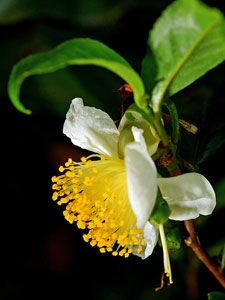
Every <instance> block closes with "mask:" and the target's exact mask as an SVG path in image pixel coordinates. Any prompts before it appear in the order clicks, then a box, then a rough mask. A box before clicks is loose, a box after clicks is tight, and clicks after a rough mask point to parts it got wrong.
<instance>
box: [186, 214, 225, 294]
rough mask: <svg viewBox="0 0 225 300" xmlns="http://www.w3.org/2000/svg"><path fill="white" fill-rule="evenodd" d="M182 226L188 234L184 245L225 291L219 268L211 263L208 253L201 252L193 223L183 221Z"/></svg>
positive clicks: (191, 221)
mask: <svg viewBox="0 0 225 300" xmlns="http://www.w3.org/2000/svg"><path fill="white" fill-rule="evenodd" d="M184 224H185V227H186V229H187V231H188V233H189V237H188V238H187V239H186V240H185V243H186V245H187V246H188V247H190V248H191V249H192V250H193V252H194V253H195V255H196V256H197V257H198V258H199V260H201V261H202V262H203V264H204V265H205V266H206V267H207V268H208V269H209V271H210V272H211V273H212V274H213V275H214V277H215V278H216V279H217V281H218V282H219V283H220V284H221V285H222V287H223V288H224V289H225V277H224V276H223V274H222V273H221V272H220V270H219V267H218V266H217V265H216V264H214V263H213V262H212V260H211V258H210V256H209V255H208V253H206V252H205V251H204V250H203V248H202V246H201V244H200V242H199V239H198V236H197V233H196V229H195V224H194V221H193V220H188V221H184Z"/></svg>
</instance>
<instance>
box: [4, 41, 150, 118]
mask: <svg viewBox="0 0 225 300" xmlns="http://www.w3.org/2000/svg"><path fill="white" fill-rule="evenodd" d="M69 65H95V66H100V67H103V68H106V69H108V70H110V71H112V72H114V73H115V74H117V75H118V76H120V77H121V78H122V79H123V80H124V81H126V82H127V83H128V84H129V85H130V86H131V87H132V90H133V93H134V99H135V101H136V103H137V105H138V106H139V107H145V106H146V97H145V90H144V85H143V82H142V80H141V78H140V76H139V75H138V74H137V73H136V72H135V71H134V69H133V68H132V67H131V66H130V65H129V63H128V62H127V61H126V60H125V59H123V58H122V57H121V56H120V55H119V54H118V53H116V52H115V51H113V50H112V49H110V48H109V47H107V46H106V45H104V44H102V43H100V42H98V41H95V40H91V39H88V38H81V39H72V40H69V41H66V42H64V43H62V44H60V45H59V46H57V47H56V48H54V49H53V50H50V51H47V52H43V53H38V54H34V55H31V56H28V57H26V58H25V59H23V60H21V61H20V62H19V63H18V64H17V65H15V66H14V68H13V70H12V72H11V75H10V80H9V83H8V93H9V97H10V99H11V101H12V103H13V104H14V105H15V107H16V108H17V109H18V110H19V111H21V112H24V113H28V114H29V113H30V111H29V110H27V109H26V108H25V107H24V106H23V105H22V104H21V102H20V99H19V93H20V88H21V84H22V82H23V81H24V80H25V79H26V78H27V77H28V76H31V75H38V74H46V73H50V72H54V71H56V70H59V69H62V68H65V67H66V66H69ZM87 77H88V74H87ZM90 80H91V78H90ZM62 84H63V82H62ZM99 88H101V87H100V86H99Z"/></svg>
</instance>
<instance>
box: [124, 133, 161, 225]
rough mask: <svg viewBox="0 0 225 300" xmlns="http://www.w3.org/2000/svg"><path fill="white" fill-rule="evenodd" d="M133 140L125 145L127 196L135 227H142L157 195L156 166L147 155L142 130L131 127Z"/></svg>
mask: <svg viewBox="0 0 225 300" xmlns="http://www.w3.org/2000/svg"><path fill="white" fill-rule="evenodd" d="M132 131H133V134H134V138H135V141H134V142H132V143H129V144H127V145H126V147H125V165H126V176H127V186H128V196H129V201H130V204H131V207H132V209H133V212H134V214H135V215H136V217H137V227H138V228H142V227H143V226H144V225H145V223H146V222H147V220H148V219H149V216H150V214H151V212H152V210H153V207H154V205H155V200H156V195H157V181H156V175H157V171H156V167H155V164H154V162H153V160H152V159H151V157H150V156H149V154H148V152H147V149H146V145H145V141H144V138H143V136H142V132H143V131H142V130H141V129H138V128H135V127H132Z"/></svg>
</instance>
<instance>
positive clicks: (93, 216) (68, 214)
mask: <svg viewBox="0 0 225 300" xmlns="http://www.w3.org/2000/svg"><path fill="white" fill-rule="evenodd" d="M90 158H93V160H91V159H90ZM59 171H60V172H61V173H62V175H60V176H58V177H56V176H53V177H52V181H53V190H55V191H54V193H53V196H52V198H53V200H57V203H58V204H59V205H62V204H66V209H65V210H64V212H63V214H64V216H65V218H66V220H68V221H69V222H70V223H71V224H72V223H73V222H76V223H77V226H78V228H80V229H86V230H87V232H86V234H84V235H83V238H84V240H85V241H86V242H89V243H90V245H91V246H97V247H99V250H100V252H101V253H105V252H111V253H112V255H113V256H117V255H120V256H124V257H128V256H129V254H130V253H132V252H133V251H135V252H137V253H140V252H141V251H142V250H143V246H144V244H145V241H144V237H143V230H142V229H138V228H137V226H136V222H137V220H136V216H135V214H134V212H133V211H132V209H131V206H130V203H129V200H128V193H127V185H126V174H125V166H124V161H123V160H120V159H115V158H114V159H113V158H111V157H105V156H103V155H91V156H89V157H87V158H85V157H82V158H81V162H79V163H75V162H73V161H72V159H69V160H68V161H67V162H66V163H65V166H61V167H60V168H59Z"/></svg>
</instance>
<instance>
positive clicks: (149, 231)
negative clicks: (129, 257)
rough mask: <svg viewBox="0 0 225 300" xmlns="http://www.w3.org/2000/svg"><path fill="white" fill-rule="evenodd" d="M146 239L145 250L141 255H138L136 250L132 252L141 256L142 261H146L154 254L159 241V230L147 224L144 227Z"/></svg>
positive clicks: (138, 254)
mask: <svg viewBox="0 0 225 300" xmlns="http://www.w3.org/2000/svg"><path fill="white" fill-rule="evenodd" d="M144 239H145V246H144V250H143V251H142V252H141V253H137V252H136V251H135V249H134V251H133V252H132V254H134V255H137V256H140V257H141V258H142V259H145V258H147V257H148V256H150V255H151V254H152V252H153V250H154V248H155V246H156V243H157V240H158V229H157V228H156V227H154V226H153V225H151V224H150V223H149V222H147V223H146V224H145V227H144Z"/></svg>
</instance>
